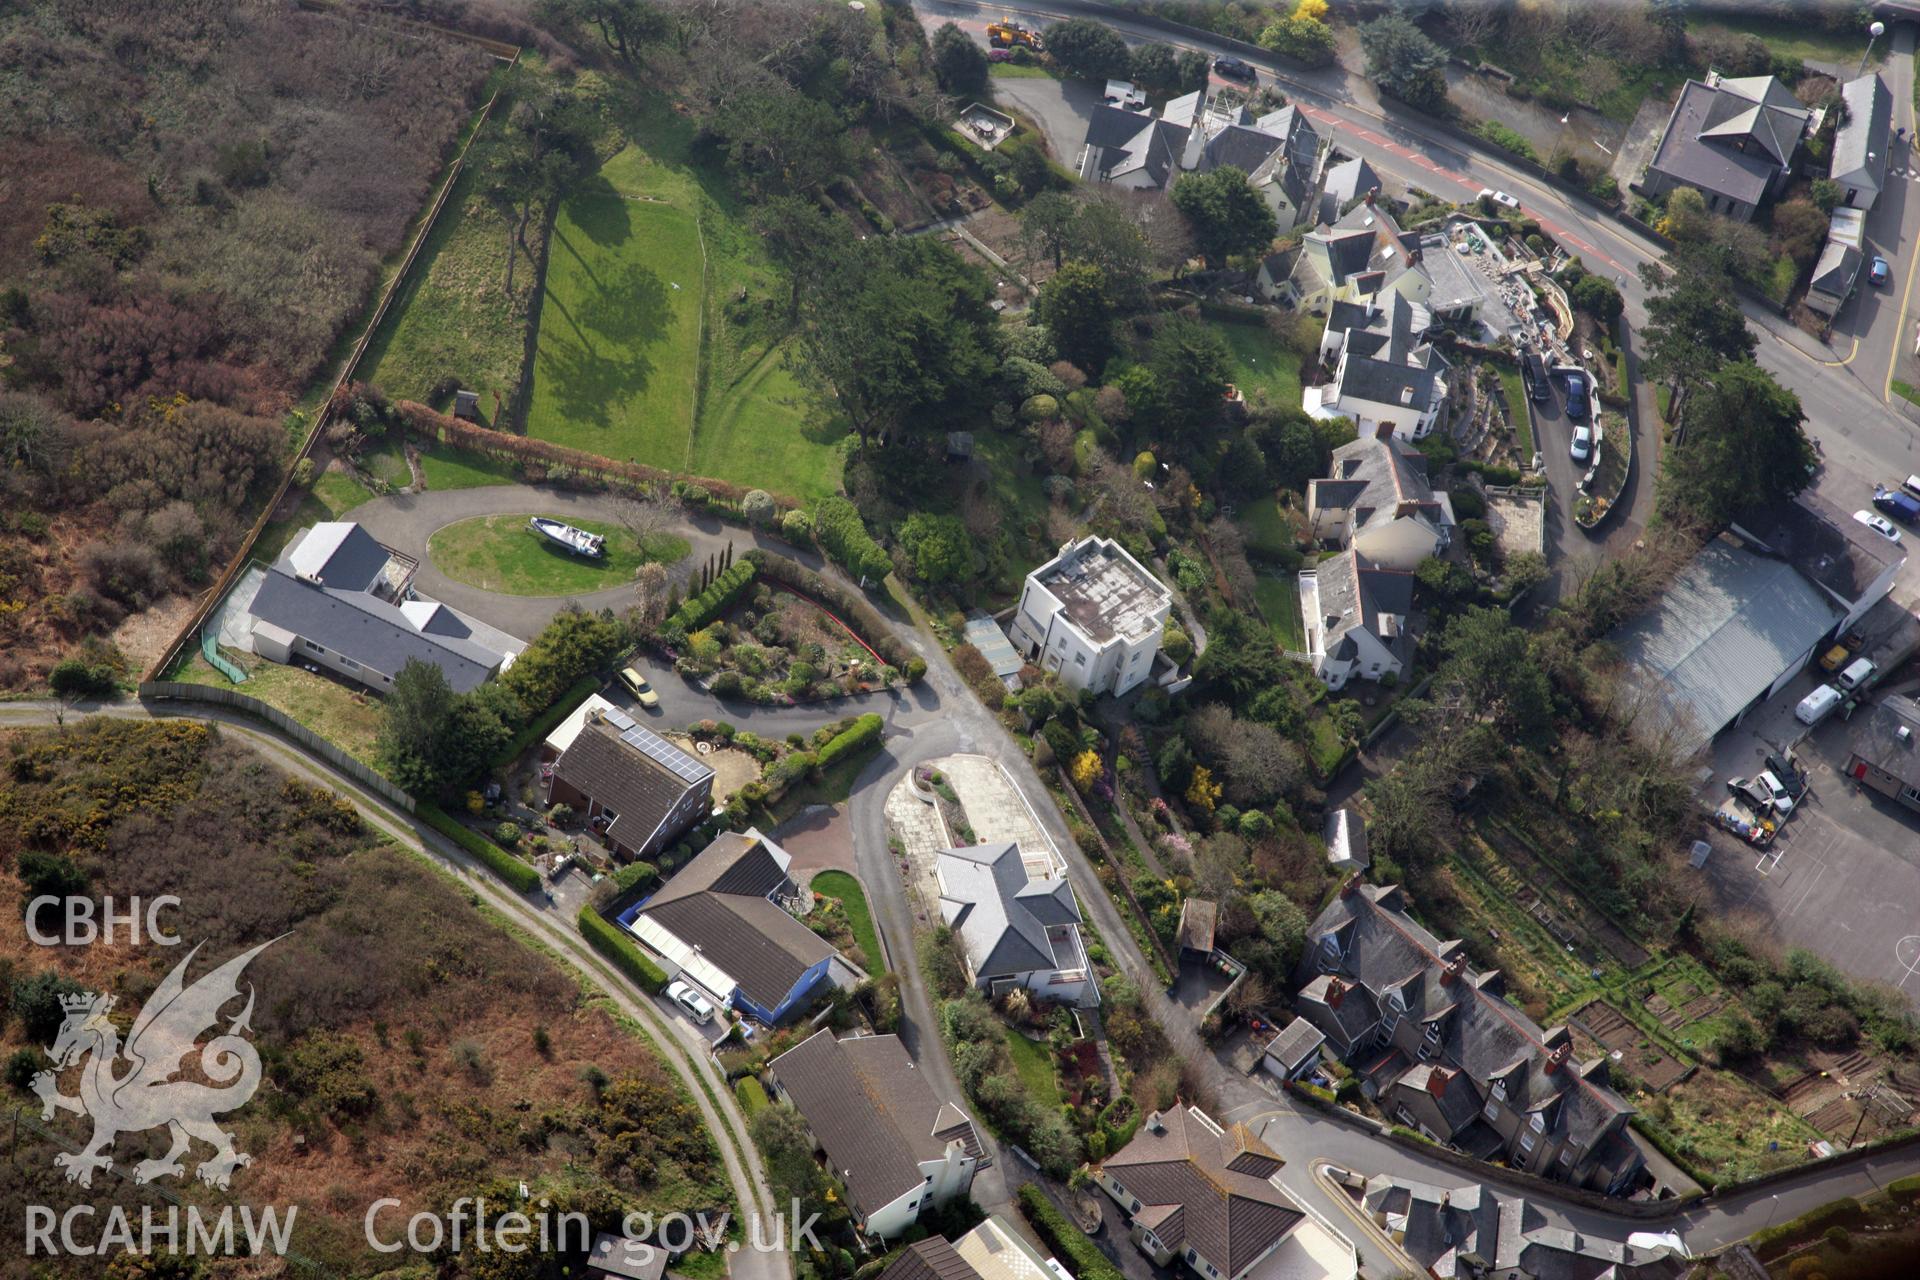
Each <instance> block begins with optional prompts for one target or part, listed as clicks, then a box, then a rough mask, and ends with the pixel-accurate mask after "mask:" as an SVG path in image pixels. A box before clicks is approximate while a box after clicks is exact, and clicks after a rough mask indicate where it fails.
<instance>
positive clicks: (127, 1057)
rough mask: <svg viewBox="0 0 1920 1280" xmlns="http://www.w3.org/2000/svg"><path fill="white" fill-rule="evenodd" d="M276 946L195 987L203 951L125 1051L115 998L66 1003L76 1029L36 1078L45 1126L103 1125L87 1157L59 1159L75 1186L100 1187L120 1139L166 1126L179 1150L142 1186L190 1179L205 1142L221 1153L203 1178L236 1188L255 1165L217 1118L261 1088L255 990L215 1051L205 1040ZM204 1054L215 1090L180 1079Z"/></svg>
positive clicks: (152, 1168) (202, 1171)
mask: <svg viewBox="0 0 1920 1280" xmlns="http://www.w3.org/2000/svg"><path fill="white" fill-rule="evenodd" d="M275 941H278V939H274V940H272V941H268V942H263V943H261V944H260V945H259V946H257V947H255V948H254V949H253V950H251V951H248V952H245V953H243V954H241V955H238V956H235V957H234V958H233V959H231V960H229V961H227V962H226V963H225V964H223V965H221V966H220V967H219V968H218V969H215V970H214V971H213V972H212V973H209V974H207V975H206V976H205V977H203V978H201V979H199V980H198V981H197V982H195V983H193V985H191V986H188V985H187V983H186V980H185V979H186V972H187V966H188V965H189V964H191V963H192V962H193V958H194V956H195V955H197V954H199V951H200V948H199V947H198V946H196V947H194V949H193V950H192V951H189V952H188V953H187V957H186V959H184V960H182V961H181V962H180V963H179V964H177V965H175V966H174V968H173V972H172V973H169V974H168V975H167V976H166V979H165V980H164V981H163V982H161V984H160V986H159V988H158V989H157V990H155V991H154V993H153V995H152V997H151V998H149V999H148V1001H147V1003H146V1005H145V1007H143V1008H142V1009H141V1010H140V1016H139V1017H137V1018H135V1019H134V1021H133V1028H132V1030H131V1031H129V1032H128V1033H127V1042H126V1044H125V1046H124V1047H123V1046H122V1045H121V1043H120V1032H119V1030H118V1028H116V1027H115V1026H114V1025H113V1023H112V1022H111V1021H109V1020H108V1018H107V1015H108V1014H109V1013H111V1012H112V1011H113V1006H114V997H113V996H110V995H101V994H98V993H96V992H91V991H87V992H81V993H80V994H78V995H70V996H62V997H61V999H60V1003H61V1005H62V1007H63V1008H64V1009H65V1011H66V1019H65V1021H64V1022H62V1023H61V1025H60V1034H59V1035H58V1036H57V1037H55V1039H54V1042H53V1047H52V1048H51V1049H49V1050H48V1051H47V1056H48V1057H50V1058H52V1059H53V1069H52V1070H50V1071H42V1072H40V1073H39V1074H38V1075H36V1076H34V1078H33V1091H34V1092H35V1093H37V1094H38V1095H40V1102H41V1110H40V1115H41V1118H43V1119H46V1120H51V1119H53V1116H54V1112H56V1111H71V1112H73V1113H75V1114H76V1115H83V1116H89V1117H91V1118H92V1120H93V1137H92V1139H91V1140H90V1141H89V1142H88V1143H87V1145H86V1147H85V1149H83V1150H82V1151H80V1152H78V1153H77V1154H75V1153H68V1152H64V1151H63V1152H61V1153H60V1154H59V1155H56V1156H55V1157H54V1158H53V1162H54V1164H55V1165H57V1166H60V1167H62V1168H64V1169H66V1171H67V1181H69V1182H77V1183H79V1184H80V1185H81V1186H83V1187H90V1186H92V1185H93V1172H94V1170H95V1169H102V1168H108V1167H110V1166H111V1165H112V1164H113V1155H112V1151H113V1143H114V1139H115V1138H117V1137H118V1136H119V1135H120V1134H123V1133H137V1132H139V1131H140V1130H142V1129H157V1128H159V1127H160V1126H162V1125H165V1126H166V1128H167V1131H168V1133H169V1134H170V1135H171V1136H172V1139H173V1145H172V1147H171V1148H170V1149H169V1150H168V1151H167V1153H166V1154H165V1155H164V1156H161V1157H160V1158H159V1159H157V1160H142V1161H140V1162H139V1163H138V1164H136V1165H135V1166H134V1169H133V1177H134V1181H136V1182H151V1181H153V1180H154V1179H155V1178H164V1177H166V1176H168V1175H169V1174H172V1175H174V1176H176V1177H178V1176H184V1173H185V1170H184V1169H183V1168H182V1167H181V1164H180V1157H181V1156H183V1155H185V1154H186V1153H187V1149H188V1147H189V1146H191V1145H192V1142H193V1140H194V1139H196V1138H197V1139H199V1140H200V1141H201V1142H204V1143H207V1144H208V1145H210V1146H212V1147H213V1149H214V1153H213V1155H212V1156H210V1157H208V1158H207V1159H204V1160H202V1161H201V1162H200V1164H199V1166H198V1168H196V1169H195V1170H194V1174H195V1176H196V1177H198V1178H199V1179H200V1181H202V1182H204V1183H207V1184H208V1185H210V1186H214V1187H221V1188H224V1187H226V1186H227V1184H228V1183H229V1182H230V1181H231V1180H232V1178H233V1171H234V1170H235V1169H237V1168H239V1167H240V1166H242V1165H246V1164H251V1163H252V1162H253V1157H252V1156H249V1155H243V1154H242V1153H240V1152H238V1151H235V1150H234V1148H233V1135H232V1134H230V1133H228V1132H226V1131H225V1130H223V1129H221V1127H220V1126H219V1125H218V1124H216V1123H215V1122H214V1117H215V1116H216V1115H220V1114H222V1113H224V1112H228V1111H233V1110H236V1109H238V1108H239V1107H242V1106H244V1105H246V1103H247V1101H248V1099H250V1098H252V1097H253V1094H254V1091H255V1090H256V1089H258V1088H259V1087H260V1055H259V1054H258V1053H256V1052H255V1051H254V1048H253V1045H252V1044H250V1043H249V1042H248V1041H247V1040H246V1039H244V1038H243V1033H247V1032H251V1031H252V1030H253V1028H252V1026H251V1025H250V1023H249V1019H250V1018H251V1017H252V1015H253V988H252V986H251V985H249V986H248V987H247V992H246V996H247V1003H246V1007H245V1008H243V1009H242V1010H241V1011H240V1013H239V1014H238V1016H236V1017H234V1018H233V1019H232V1020H231V1021H230V1022H228V1024H227V1030H226V1033H225V1034H223V1035H216V1036H214V1037H213V1038H212V1039H211V1040H208V1041H207V1042H206V1043H205V1044H198V1043H197V1042H198V1040H199V1039H200V1036H201V1033H202V1032H204V1031H207V1030H208V1029H210V1028H213V1027H214V1026H215V1025H216V1024H217V1023H218V1022H219V1020H220V1010H221V1009H222V1008H224V1007H225V1006H226V1005H227V1004H228V1003H229V1002H231V1001H233V1000H235V999H238V998H239V996H240V986H239V978H240V974H241V971H242V970H244V969H245V968H246V967H247V964H248V962H249V961H251V960H252V959H253V958H254V957H255V956H257V955H259V954H260V953H261V952H262V951H264V950H266V949H267V948H268V947H270V946H272V945H273V942H275ZM196 1049H197V1050H198V1052H199V1056H198V1058H197V1059H195V1062H194V1065H195V1066H197V1067H198V1071H197V1073H196V1074H198V1075H199V1076H202V1077H204V1078H205V1079H206V1080H210V1081H212V1082H213V1083H212V1084H203V1083H201V1082H200V1081H199V1080H183V1079H179V1078H178V1077H179V1076H180V1074H181V1072H182V1070H183V1066H182V1063H181V1059H182V1058H184V1057H186V1055H187V1054H189V1053H192V1052H194V1051H195V1050H196ZM83 1059H84V1060H85V1061H86V1066H85V1067H84V1068H82V1070H81V1073H80V1093H79V1096H78V1097H71V1098H70V1097H67V1096H66V1095H65V1094H63V1093H61V1092H60V1085H59V1076H58V1073H59V1072H61V1071H64V1070H66V1069H67V1068H69V1067H73V1066H76V1065H78V1064H79V1063H80V1062H81V1061H82V1060H83Z"/></svg>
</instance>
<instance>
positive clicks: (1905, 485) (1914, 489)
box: [1900, 476, 1920, 498]
mask: <svg viewBox="0 0 1920 1280" xmlns="http://www.w3.org/2000/svg"><path fill="white" fill-rule="evenodd" d="M1900 487H1901V488H1902V489H1905V490H1906V491H1907V492H1908V493H1910V494H1912V495H1913V496H1914V497H1916V498H1920V476H1908V477H1907V478H1906V480H1905V481H1903V482H1902V483H1901V485H1900Z"/></svg>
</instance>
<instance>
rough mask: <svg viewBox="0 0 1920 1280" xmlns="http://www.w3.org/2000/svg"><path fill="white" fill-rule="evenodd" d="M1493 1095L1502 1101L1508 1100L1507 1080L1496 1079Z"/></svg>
mask: <svg viewBox="0 0 1920 1280" xmlns="http://www.w3.org/2000/svg"><path fill="white" fill-rule="evenodd" d="M1493 1096H1494V1097H1495V1098H1497V1099H1499V1100H1500V1101H1501V1102H1505V1101H1506V1100H1507V1082H1506V1081H1505V1080H1495V1081H1494V1082H1493Z"/></svg>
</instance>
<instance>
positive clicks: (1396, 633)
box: [1316, 547, 1413, 660]
mask: <svg viewBox="0 0 1920 1280" xmlns="http://www.w3.org/2000/svg"><path fill="white" fill-rule="evenodd" d="M1316 575H1317V576H1316V582H1317V584H1318V587H1319V596H1320V613H1321V626H1322V628H1323V632H1322V637H1321V647H1322V648H1323V649H1324V650H1325V651H1326V652H1327V653H1328V654H1330V655H1332V656H1334V657H1337V658H1344V657H1346V656H1347V646H1346V645H1345V641H1346V640H1347V635H1348V633H1349V632H1351V631H1353V630H1355V629H1357V628H1364V629H1365V630H1367V631H1368V632H1370V633H1372V635H1373V636H1374V638H1375V639H1377V640H1379V641H1380V643H1381V644H1383V645H1385V646H1386V647H1387V648H1388V649H1389V650H1391V651H1393V652H1394V653H1396V654H1399V655H1400V656H1401V657H1402V659H1403V660H1404V658H1405V653H1404V652H1403V650H1404V648H1405V645H1406V631H1405V629H1404V627H1403V626H1402V625H1401V624H1400V623H1399V622H1398V621H1396V622H1395V623H1394V624H1393V625H1392V626H1391V627H1389V626H1387V625H1385V624H1384V623H1383V619H1384V618H1386V617H1389V616H1391V617H1393V618H1394V619H1396V620H1399V619H1404V618H1405V617H1406V616H1407V614H1408V612H1409V611H1410V610H1411V609H1412V608H1413V575H1412V574H1411V573H1407V572H1404V571H1402V570H1399V569H1382V568H1380V567H1379V566H1378V565H1375V564H1373V563H1372V562H1371V561H1369V560H1368V559H1367V558H1366V557H1365V556H1363V555H1361V554H1360V553H1359V552H1358V551H1355V550H1354V549H1353V548H1351V547H1349V548H1347V549H1346V550H1345V551H1342V552H1341V553H1340V554H1339V555H1337V556H1331V557H1329V558H1328V559H1325V560H1322V561H1321V562H1320V563H1319V565H1318V566H1317V567H1316Z"/></svg>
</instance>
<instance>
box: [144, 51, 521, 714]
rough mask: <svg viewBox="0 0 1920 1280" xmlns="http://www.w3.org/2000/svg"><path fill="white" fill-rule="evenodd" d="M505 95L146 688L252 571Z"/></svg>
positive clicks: (464, 149) (476, 130)
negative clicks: (269, 493) (263, 540)
mask: <svg viewBox="0 0 1920 1280" xmlns="http://www.w3.org/2000/svg"><path fill="white" fill-rule="evenodd" d="M519 61H520V51H519V50H518V49H515V50H514V52H513V57H512V58H510V59H506V62H507V65H508V67H509V68H511V67H513V66H515V65H516V64H518V62H519ZM500 92H501V91H500V89H499V88H498V87H496V88H495V89H494V91H493V93H492V95H491V96H490V97H488V98H487V100H486V102H485V104H484V105H482V106H481V108H480V111H479V114H478V115H477V116H476V117H475V118H474V123H473V128H472V130H471V131H469V132H468V134H467V140H466V141H465V142H464V143H462V144H461V146H460V151H459V154H457V155H455V156H454V158H453V161H452V162H451V163H450V164H449V165H448V166H447V175H446V178H445V179H444V180H443V181H442V182H441V183H440V189H439V191H437V192H436V193H434V197H433V203H432V204H431V205H429V206H428V207H427V215H426V217H424V218H423V219H421V221H420V228H419V230H418V231H416V232H415V233H414V237H413V242H412V243H411V244H409V245H408V246H407V252H406V256H405V257H403V258H401V259H400V267H399V269H398V270H396V271H395V272H394V273H393V278H392V279H391V280H389V281H387V287H386V288H385V289H384V290H382V291H381V293H380V301H379V302H378V303H376V304H375V306H374V308H373V315H372V316H371V317H369V318H368V320H367V324H366V327H365V328H364V329H362V330H361V333H360V337H359V339H358V340H357V341H356V342H355V343H354V344H353V350H352V351H350V352H348V354H347V358H346V360H345V361H343V362H342V363H341V365H340V371H339V373H338V374H337V375H336V376H335V378H334V380H333V384H332V385H331V386H329V387H328V388H327V394H326V397H325V399H323V400H321V402H320V408H319V409H318V410H316V411H315V413H314V417H313V424H312V425H311V426H309V427H308V428H307V434H306V438H305V439H303V440H302V441H301V442H300V448H299V449H298V450H297V451H296V452H295V453H294V455H293V459H292V461H291V462H290V463H289V464H288V466H287V472H286V474H285V475H284V476H282V477H281V480H280V486H279V487H278V488H277V489H275V490H274V491H273V498H272V500H271V501H269V502H268V503H267V504H266V506H264V507H263V508H261V511H260V514H259V516H258V517H257V518H255V520H254V522H253V527H252V528H251V529H249V530H247V536H246V539H245V540H244V541H242V542H241V544H240V549H239V550H238V551H236V552H235V553H234V556H233V559H232V560H230V561H229V562H228V563H227V567H226V568H225V569H223V570H222V571H221V573H220V576H219V577H218V578H216V579H214V583H213V586H212V587H211V588H209V589H208V591H207V592H206V594H204V595H203V596H201V598H200V602H199V604H198V605H197V606H196V607H195V609H194V611H193V616H192V617H191V618H189V619H188V620H187V622H186V624H185V625H184V626H182V627H181V628H180V630H179V632H178V633H177V634H175V636H174V637H173V639H172V640H171V641H170V642H169V643H168V644H167V647H166V648H165V649H163V650H161V652H160V656H159V657H158V658H156V659H154V661H153V665H152V666H150V667H148V668H147V671H146V674H145V675H144V676H143V677H141V681H142V687H143V688H144V687H145V685H146V683H147V682H150V681H157V680H158V679H159V678H160V676H161V675H162V674H163V673H164V672H165V671H166V670H167V669H168V668H170V667H171V666H172V665H173V664H174V663H175V662H176V661H178V660H179V658H180V654H181V651H182V650H184V649H185V648H186V647H187V646H188V645H190V644H191V643H193V637H194V636H195V635H196V634H197V633H198V632H199V630H200V628H201V626H202V625H203V624H204V623H205V622H206V620H207V615H208V614H209V613H211V612H213V610H214V608H215V607H216V606H218V605H219V603H220V601H221V600H223V599H225V598H226V594H227V592H228V591H231V590H232V589H233V584H234V582H235V581H236V580H238V578H239V576H240V572H241V570H243V569H245V568H246V566H247V562H248V561H249V560H250V559H251V558H252V556H253V544H254V543H256V542H258V541H259V540H260V535H261V533H262V532H264V531H265V530H266V527H267V524H268V522H269V521H271V520H272V519H273V514H274V512H275V511H277V510H279V509H280V504H281V503H282V502H284V501H285V500H286V497H287V493H288V491H289V490H291V489H292V488H293V473H294V469H295V468H297V467H298V466H299V465H300V461H301V459H303V458H306V457H307V456H309V455H310V454H311V453H312V452H313V446H314V442H315V441H317V440H319V438H320V433H321V431H322V430H323V429H324V428H325V427H326V425H327V422H328V420H329V415H330V414H331V413H332V409H333V401H334V398H335V397H336V396H338V395H339V394H340V389H341V388H342V387H344V386H346V385H347V384H348V383H349V382H351V381H352V380H353V375H354V374H355V373H356V372H358V371H359V368H360V361H361V360H362V359H363V358H364V357H365V356H366V354H367V346H368V344H370V343H371V342H372V341H373V336H374V334H376V333H378V332H379V331H380V326H381V324H382V323H383V322H384V321H385V320H386V318H387V309H388V307H390V306H391V305H392V304H393V300H394V298H395V297H397V296H398V295H399V293H400V288H401V286H402V285H404V284H405V283H406V282H407V277H408V275H409V274H410V273H411V272H412V270H413V266H414V263H415V261H416V260H417V259H418V258H419V257H420V250H421V248H422V247H423V246H425V244H426V243H427V237H428V236H430V235H432V234H433V227H434V224H435V223H436V222H438V221H439V220H440V214H441V211H442V210H444V209H445V208H446V206H447V200H448V197H450V196H451V195H452V194H453V188H454V184H455V183H457V182H458V181H459V180H460V174H461V171H462V170H463V169H465V167H466V163H467V156H468V155H469V154H470V153H471V152H472V150H473V144H474V141H475V140H476V139H477V138H479V136H480V133H481V131H482V130H483V129H485V128H486V125H487V121H488V119H490V118H491V117H492V115H493V108H494V105H495V104H496V103H498V102H499V101H500Z"/></svg>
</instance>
